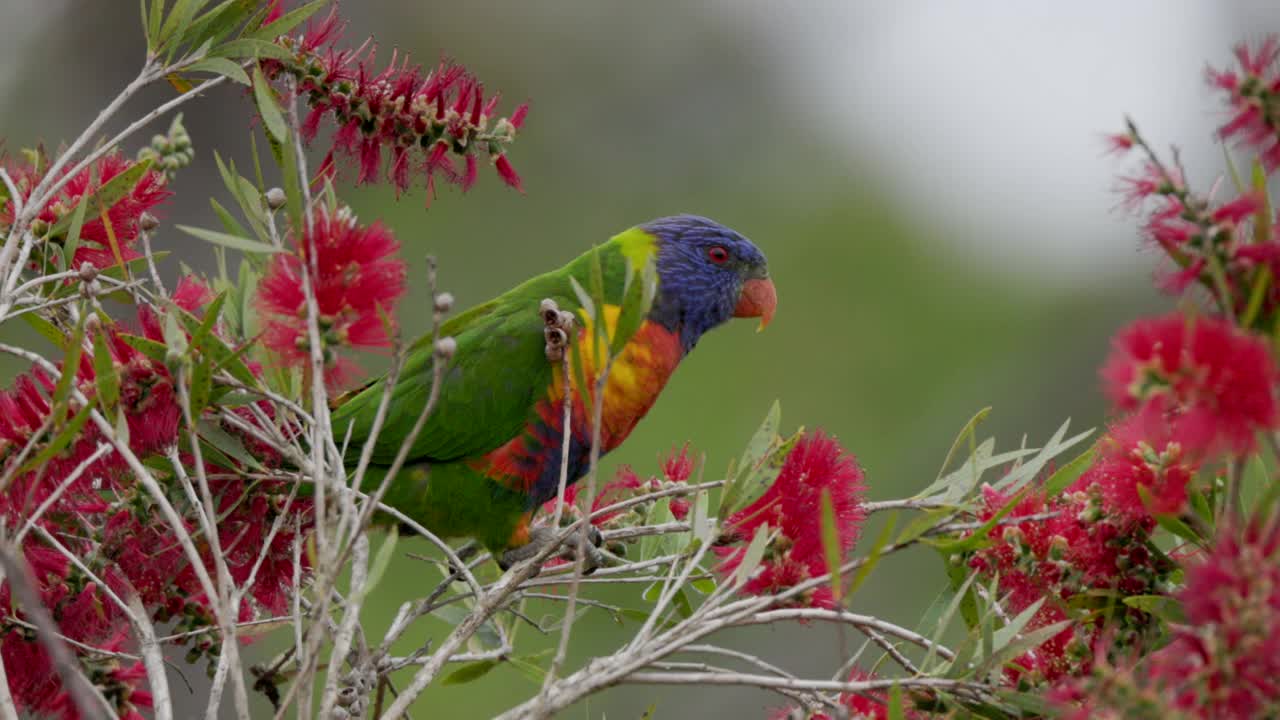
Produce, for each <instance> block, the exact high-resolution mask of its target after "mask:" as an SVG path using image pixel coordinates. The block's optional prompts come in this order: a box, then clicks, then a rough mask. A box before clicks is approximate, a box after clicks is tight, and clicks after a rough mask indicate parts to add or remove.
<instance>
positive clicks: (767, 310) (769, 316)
mask: <svg viewBox="0 0 1280 720" xmlns="http://www.w3.org/2000/svg"><path fill="white" fill-rule="evenodd" d="M777 307H778V291H777V289H775V288H774V287H773V281H772V280H770V279H769V278H767V277H766V278H752V279H750V280H748V281H746V282H745V283H743V284H742V293H741V294H740V295H738V305H737V306H736V307H734V309H733V316H734V317H745V318H754V317H758V318H760V327H759V328H757V329H756V332H760V331H761V330H764V329H765V326H767V325H768V324H769V321H770V320H773V311H774V310H775V309H776V308H777Z"/></svg>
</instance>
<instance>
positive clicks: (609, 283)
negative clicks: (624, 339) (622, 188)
mask: <svg viewBox="0 0 1280 720" xmlns="http://www.w3.org/2000/svg"><path fill="white" fill-rule="evenodd" d="M637 233H639V235H637ZM652 242H653V241H652V239H651V238H649V236H648V235H647V233H643V231H639V230H635V229H633V230H630V231H627V232H625V233H622V234H621V235H618V236H616V237H615V238H613V239H612V240H610V241H609V242H608V243H605V244H604V245H602V246H601V247H600V248H599V252H600V262H601V268H602V270H603V279H604V290H605V298H606V300H607V301H608V302H611V303H620V302H621V298H622V292H623V287H624V284H625V282H626V272H627V270H626V268H627V263H626V257H628V256H630V257H632V258H633V262H635V260H636V259H637V258H641V257H642V253H643V251H645V250H647V248H645V247H644V245H645V243H648V245H649V247H652ZM590 268H591V251H588V252H586V253H584V254H583V255H580V256H579V257H578V258H576V259H575V260H573V261H572V262H570V263H569V264H568V265H566V266H564V267H562V268H560V269H558V270H554V271H552V272H549V273H546V274H543V275H539V276H537V277H535V278H533V279H531V280H529V281H527V282H525V283H522V284H521V285H518V286H517V287H515V288H513V289H511V290H509V291H508V292H506V293H504V294H503V295H501V296H499V297H497V298H495V299H494V300H490V301H489V302H487V303H484V304H482V305H478V306H476V307H474V308H471V309H470V310H467V311H466V312H464V313H462V314H460V315H458V316H457V317H454V318H453V319H451V320H449V321H448V322H446V323H444V325H443V326H442V328H441V335H442V336H450V337H453V338H454V339H455V340H456V341H457V343H458V346H457V352H456V353H455V354H454V357H453V358H452V360H450V361H449V364H448V365H447V366H446V368H445V370H444V375H443V377H442V385H441V388H440V397H439V399H438V400H437V403H436V407H435V410H434V411H433V412H432V413H431V416H430V417H429V418H428V420H427V423H426V425H425V427H424V428H423V430H422V432H421V433H419V435H418V437H417V439H416V440H415V441H414V443H413V446H412V448H411V451H410V453H409V460H411V461H429V462H433V463H445V462H451V461H455V460H462V459H466V458H473V457H478V456H481V455H483V454H485V453H487V452H489V451H491V450H493V449H495V448H497V447H499V446H500V445H502V444H504V443H506V442H507V441H509V440H510V439H511V438H513V437H515V436H516V435H517V434H519V433H520V431H521V430H523V429H524V427H525V425H526V423H528V421H529V420H530V416H531V413H532V411H533V408H534V405H535V403H536V402H537V401H538V400H539V399H540V398H542V397H543V396H545V394H546V392H547V389H548V387H549V386H550V384H551V378H552V370H553V367H552V364H551V363H550V362H548V360H547V358H546V354H545V347H546V340H545V338H544V336H543V321H542V317H541V314H540V312H539V306H540V304H541V302H542V300H543V299H544V298H550V299H552V300H555V301H556V303H557V304H558V305H559V307H560V308H561V309H562V310H569V311H572V312H577V311H578V310H579V308H580V307H581V304H580V303H579V301H578V299H577V295H576V294H575V293H574V290H573V285H572V283H571V282H570V279H569V278H570V276H571V275H572V276H573V277H575V278H577V280H578V282H579V283H580V284H581V285H582V286H583V287H584V288H589V287H590V286H591V283H590V275H591V273H590ZM432 363H433V360H432V338H431V337H430V336H427V337H423V338H421V339H419V340H418V341H417V342H415V343H414V344H413V346H412V347H411V348H410V351H409V356H408V360H407V362H406V364H405V367H404V368H403V370H402V371H401V373H400V377H399V379H398V381H397V382H396V384H395V387H394V388H393V390H392V395H391V403H390V405H389V406H388V413H387V418H386V420H385V424H384V425H383V430H382V432H381V433H380V434H379V436H378V441H377V444H376V446H375V448H374V453H373V461H374V462H375V463H380V464H388V463H390V462H392V461H393V460H394V459H395V455H396V453H397V452H398V451H399V448H400V445H401V444H402V443H403V441H404V439H405V438H406V437H407V436H408V434H409V432H410V430H411V429H412V428H413V424H414V422H415V421H416V420H417V417H418V415H419V413H420V412H421V411H422V408H423V406H424V405H425V404H426V402H427V399H428V397H429V395H430V392H431V383H432V374H433V370H432ZM385 382H386V378H385V377H384V378H380V379H378V380H376V381H374V382H372V383H370V384H369V385H368V386H366V387H365V388H364V389H363V390H361V391H360V392H359V393H357V394H355V395H354V396H353V397H351V398H350V399H347V400H345V401H343V402H342V403H341V404H340V405H339V407H337V408H336V409H335V410H334V412H333V428H334V434H335V436H336V437H337V438H338V439H339V440H341V439H342V438H344V437H347V432H348V428H350V439H349V445H348V454H349V457H351V458H356V457H359V454H360V451H361V448H362V447H363V445H364V443H365V441H366V440H367V439H368V437H369V435H370V433H371V430H372V427H373V422H374V418H375V416H376V414H377V409H378V405H379V403H380V402H381V400H382V395H383V391H384V387H385Z"/></svg>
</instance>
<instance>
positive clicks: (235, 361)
mask: <svg viewBox="0 0 1280 720" xmlns="http://www.w3.org/2000/svg"><path fill="white" fill-rule="evenodd" d="M175 310H176V314H177V316H178V319H179V320H181V322H182V325H183V327H185V328H186V330H187V332H188V333H193V334H194V333H196V332H199V328H200V326H201V325H202V324H203V322H202V321H201V320H200V319H198V318H197V317H196V316H195V315H192V314H191V313H189V312H187V311H186V310H183V309H182V308H177V307H175ZM203 345H204V346H203V347H202V348H201V351H202V352H205V353H208V354H209V355H211V356H212V357H213V361H214V362H215V363H217V364H216V366H215V367H214V371H215V372H217V371H218V370H226V371H227V372H229V373H231V376H232V377H234V378H235V379H237V380H239V381H240V382H242V383H244V384H245V385H248V386H249V387H257V385H258V379H257V378H256V377H254V375H253V373H252V372H250V371H249V367H248V366H247V365H245V364H244V361H243V360H242V357H243V356H244V354H245V353H246V352H247V351H248V349H249V344H248V343H245V344H243V345H241V346H240V347H238V348H236V349H234V350H233V349H231V348H230V347H228V346H227V344H226V343H224V342H223V341H222V338H220V337H218V336H217V335H216V334H214V333H209V334H208V335H206V336H205V342H204V344H203Z"/></svg>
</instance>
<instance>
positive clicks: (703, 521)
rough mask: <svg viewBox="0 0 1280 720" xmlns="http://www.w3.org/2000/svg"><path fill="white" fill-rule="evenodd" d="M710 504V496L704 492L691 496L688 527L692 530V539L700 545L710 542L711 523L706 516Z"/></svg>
mask: <svg viewBox="0 0 1280 720" xmlns="http://www.w3.org/2000/svg"><path fill="white" fill-rule="evenodd" d="M710 504H711V498H710V496H709V495H708V494H707V493H706V492H699V493H698V494H697V495H696V496H695V497H694V498H693V514H692V515H691V516H690V518H689V527H690V528H691V529H692V530H693V539H694V541H695V542H697V543H700V544H702V545H705V544H707V543H709V542H711V530H712V528H713V523H712V521H711V518H710V517H709V516H708V515H709V506H710ZM668 507H669V506H668Z"/></svg>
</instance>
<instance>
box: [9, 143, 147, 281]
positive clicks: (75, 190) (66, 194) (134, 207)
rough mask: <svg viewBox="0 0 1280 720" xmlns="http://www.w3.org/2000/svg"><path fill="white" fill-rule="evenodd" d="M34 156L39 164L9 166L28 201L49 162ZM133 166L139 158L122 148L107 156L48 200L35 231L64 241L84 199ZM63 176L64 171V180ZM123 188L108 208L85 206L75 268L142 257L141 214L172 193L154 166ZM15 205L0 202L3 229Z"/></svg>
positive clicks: (49, 240)
mask: <svg viewBox="0 0 1280 720" xmlns="http://www.w3.org/2000/svg"><path fill="white" fill-rule="evenodd" d="M34 157H36V158H37V160H36V162H35V163H34V164H32V163H21V164H16V165H12V166H9V167H7V168H6V169H7V170H8V172H9V174H10V176H11V177H12V178H13V181H14V185H15V186H16V187H15V189H16V190H17V191H18V194H19V195H20V196H21V201H22V202H24V203H25V202H27V201H29V200H31V192H32V191H33V190H35V188H36V185H38V184H39V183H40V181H41V180H42V179H43V178H44V171H43V170H41V167H42V166H44V165H46V164H47V161H46V160H45V159H44V158H43V157H42V156H41V155H39V154H37V155H35V156H34ZM133 167H134V163H133V162H132V161H130V160H128V159H127V158H125V157H124V156H123V155H120V154H119V153H110V154H108V155H104V156H103V157H102V158H100V159H99V160H98V161H97V162H95V163H93V165H92V166H90V167H88V168H86V169H84V170H82V171H80V172H79V173H77V174H76V175H74V176H73V177H72V178H71V179H69V180H67V182H66V184H65V185H63V186H62V188H61V189H60V190H59V191H58V192H57V193H56V194H55V195H54V197H53V198H51V199H50V200H49V202H47V203H45V205H44V206H43V207H42V208H41V209H40V212H39V214H37V215H36V216H35V219H34V220H33V221H32V223H31V232H32V233H33V234H34V235H35V236H36V237H37V238H40V239H41V240H43V241H44V242H47V243H56V244H60V245H61V244H64V243H65V242H66V241H67V236H68V233H69V230H70V227H69V225H70V222H69V221H70V219H71V217H72V216H73V213H74V212H75V209H76V206H77V205H78V204H80V202H81V200H83V199H84V198H85V197H86V196H92V195H93V194H94V193H96V192H97V191H98V190H100V189H101V188H102V187H103V186H104V185H106V184H107V183H109V182H111V181H112V180H113V179H115V178H117V177H118V176H120V175H121V174H122V173H125V172H127V171H129V170H130V169H131V168H133ZM62 177H65V173H63V174H62V175H61V176H60V177H59V179H61V178H62ZM123 190H124V191H125V192H124V194H123V195H122V196H121V197H120V198H119V199H118V200H116V201H115V202H114V203H112V204H111V206H110V207H109V208H107V210H106V212H100V211H99V208H97V207H94V206H90V207H86V208H85V216H84V224H83V225H82V226H81V228H80V241H79V245H78V246H77V247H76V251H75V255H74V256H73V257H72V258H70V267H71V268H73V269H78V268H79V267H80V266H82V265H83V264H85V263H89V264H90V265H92V266H94V267H96V268H106V267H111V266H113V265H118V264H120V263H121V262H128V261H130V260H134V259H136V258H139V257H142V254H141V253H140V252H138V250H137V247H136V246H137V242H138V233H139V232H140V231H141V226H140V225H141V220H142V214H143V213H145V212H147V211H149V210H151V209H153V208H154V207H155V206H157V205H159V204H160V203H162V202H164V201H165V200H166V199H168V198H169V196H170V195H171V194H172V193H171V192H170V191H169V190H168V188H167V187H166V183H165V179H164V176H163V175H162V174H160V173H159V172H157V171H155V170H150V169H148V170H147V171H145V172H143V173H142V174H141V176H139V178H138V180H137V181H136V182H135V183H134V184H133V185H132V186H131V187H128V188H123ZM15 209H16V203H15V200H14V199H13V198H6V200H5V201H4V202H0V231H7V228H9V227H10V226H11V225H12V224H13V221H14V215H15V213H14V210H15Z"/></svg>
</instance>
